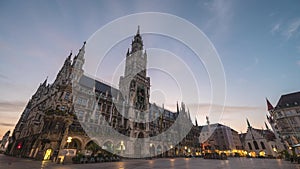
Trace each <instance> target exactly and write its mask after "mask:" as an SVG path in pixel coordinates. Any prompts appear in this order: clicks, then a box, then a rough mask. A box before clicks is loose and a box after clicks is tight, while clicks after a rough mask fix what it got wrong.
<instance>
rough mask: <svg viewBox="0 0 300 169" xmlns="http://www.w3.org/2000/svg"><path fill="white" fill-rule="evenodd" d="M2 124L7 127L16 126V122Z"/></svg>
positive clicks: (0, 124) (1, 124)
mask: <svg viewBox="0 0 300 169" xmlns="http://www.w3.org/2000/svg"><path fill="white" fill-rule="evenodd" d="M0 126H5V127H14V126H15V124H12V123H0Z"/></svg>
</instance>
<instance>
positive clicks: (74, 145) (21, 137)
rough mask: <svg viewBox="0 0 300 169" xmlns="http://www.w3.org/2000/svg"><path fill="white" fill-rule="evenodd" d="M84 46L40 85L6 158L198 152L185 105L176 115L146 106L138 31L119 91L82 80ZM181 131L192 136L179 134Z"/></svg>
mask: <svg viewBox="0 0 300 169" xmlns="http://www.w3.org/2000/svg"><path fill="white" fill-rule="evenodd" d="M85 45H86V44H85V43H84V45H83V46H82V48H81V49H80V50H79V52H78V54H77V55H75V57H74V59H73V60H72V59H71V57H72V53H71V54H70V55H69V56H68V57H67V58H66V60H65V62H64V64H63V66H62V68H61V70H60V71H59V73H58V74H57V77H56V79H55V80H54V82H53V83H52V84H48V83H47V79H46V80H45V81H44V82H43V83H41V84H40V86H39V87H38V89H37V91H36V92H35V94H34V95H33V96H32V97H31V99H30V100H29V102H28V104H27V105H26V107H25V109H24V111H23V113H22V115H21V117H20V119H19V121H18V123H17V125H16V127H15V129H14V132H13V136H12V143H11V144H10V146H9V149H8V150H7V153H8V154H10V155H14V156H21V157H30V158H35V159H45V160H48V159H53V158H55V157H57V156H58V154H60V153H61V151H62V150H64V149H76V150H77V152H81V153H84V152H87V151H90V147H93V149H95V147H97V145H99V147H98V148H97V149H99V151H101V150H105V151H110V152H112V153H114V154H118V155H126V156H127V157H131V156H132V157H135V158H137V157H143V156H142V155H145V154H148V155H150V156H154V155H155V156H175V155H176V156H182V155H187V154H190V155H193V154H194V153H195V152H196V151H199V145H198V144H197V143H198V139H197V138H198V136H199V135H198V133H199V132H198V128H197V127H196V126H194V125H193V124H192V121H191V118H190V115H189V112H188V110H187V108H186V107H185V105H184V104H183V103H181V104H180V105H179V104H178V103H177V111H176V112H172V111H169V110H166V109H165V108H164V107H163V106H162V107H160V106H157V105H156V104H155V103H150V102H149V98H150V77H147V71H146V70H147V53H146V51H145V50H144V49H143V46H144V45H143V40H142V37H141V35H140V32H139V29H138V31H137V33H136V35H135V36H134V39H133V41H132V44H131V50H129V49H128V51H127V54H126V65H125V72H124V76H122V77H120V81H119V89H116V88H114V87H112V86H110V85H108V84H106V83H104V82H101V81H99V80H94V79H92V78H90V77H88V76H86V75H84V70H83V65H84V62H85V58H84V54H85ZM135 119H139V120H142V121H143V120H144V121H146V122H137V121H134V120H135ZM150 119H154V120H152V121H149V120H150ZM147 120H148V121H149V122H147ZM175 121H179V123H178V124H177V123H175ZM175 124H177V126H176V125H175ZM174 125H175V128H172V129H170V130H168V129H169V128H170V127H171V126H174ZM189 129H191V131H190V130H189ZM184 130H189V131H190V132H188V133H187V134H186V135H185V134H184V135H183V134H182V133H184V132H183V131H184ZM166 131H168V132H166ZM181 131H182V132H181ZM162 133H167V134H164V135H161V134H162ZM117 135H122V136H124V140H121V139H118V137H116V136H117ZM155 136H157V137H155ZM126 138H128V139H127V140H126ZM141 138H148V140H147V141H146V142H145V141H140V140H141ZM67 140H70V142H67ZM162 140H163V141H162ZM174 140H181V142H179V143H178V142H175V141H174ZM195 142H196V143H195ZM95 143H97V145H95ZM142 147H147V148H146V149H144V148H142Z"/></svg>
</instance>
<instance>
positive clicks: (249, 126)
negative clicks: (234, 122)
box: [246, 118, 252, 128]
mask: <svg viewBox="0 0 300 169" xmlns="http://www.w3.org/2000/svg"><path fill="white" fill-rule="evenodd" d="M246 120H247V125H248V128H252V127H251V125H250V122H249V120H248V118H246Z"/></svg>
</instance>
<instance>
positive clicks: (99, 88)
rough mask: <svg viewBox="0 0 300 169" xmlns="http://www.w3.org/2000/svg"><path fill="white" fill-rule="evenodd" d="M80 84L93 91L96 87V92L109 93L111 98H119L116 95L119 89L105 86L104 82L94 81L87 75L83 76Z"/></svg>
mask: <svg viewBox="0 0 300 169" xmlns="http://www.w3.org/2000/svg"><path fill="white" fill-rule="evenodd" d="M79 84H80V85H83V86H85V87H87V88H91V89H92V88H94V87H95V90H96V92H100V93H106V92H108V95H110V96H117V95H116V94H117V93H118V92H119V90H118V89H116V88H114V87H112V86H110V85H108V84H105V83H104V82H100V81H98V80H94V79H92V78H90V77H88V76H85V75H83V76H81V78H80V80H79Z"/></svg>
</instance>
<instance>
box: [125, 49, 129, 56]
mask: <svg viewBox="0 0 300 169" xmlns="http://www.w3.org/2000/svg"><path fill="white" fill-rule="evenodd" d="M126 55H127V56H129V48H128V49H127V54H126Z"/></svg>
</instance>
